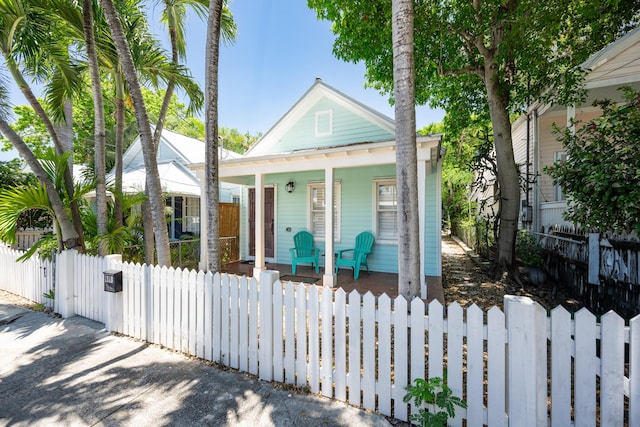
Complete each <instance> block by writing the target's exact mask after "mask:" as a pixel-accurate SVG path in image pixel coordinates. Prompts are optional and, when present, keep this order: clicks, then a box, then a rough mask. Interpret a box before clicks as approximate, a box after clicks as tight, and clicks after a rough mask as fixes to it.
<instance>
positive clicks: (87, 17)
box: [82, 0, 109, 256]
mask: <svg viewBox="0 0 640 427" xmlns="http://www.w3.org/2000/svg"><path fill="white" fill-rule="evenodd" d="M92 7H93V2H92V1H91V0H82V27H83V29H84V39H85V45H86V48H87V60H88V63H89V73H90V75H91V89H92V92H93V110H94V117H95V119H94V144H95V145H94V146H95V152H94V165H95V166H94V173H95V182H96V217H97V226H98V235H99V236H100V243H99V245H98V254H100V255H103V256H104V255H107V254H108V253H107V248H106V245H105V244H104V243H103V239H104V236H105V235H106V234H107V233H108V231H109V230H108V226H107V224H108V220H109V218H108V213H107V183H106V173H107V171H106V168H107V167H106V162H105V139H106V135H105V121H104V105H103V102H102V85H101V83H100V68H99V64H98V56H97V54H96V46H95V39H94V35H93V11H92Z"/></svg>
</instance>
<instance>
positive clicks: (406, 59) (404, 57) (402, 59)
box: [392, 0, 420, 300]
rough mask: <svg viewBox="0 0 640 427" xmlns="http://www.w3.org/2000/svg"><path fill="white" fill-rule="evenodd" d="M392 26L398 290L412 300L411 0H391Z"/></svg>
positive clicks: (415, 240)
mask: <svg viewBox="0 0 640 427" xmlns="http://www.w3.org/2000/svg"><path fill="white" fill-rule="evenodd" d="M392 28H393V31H392V32H393V92H394V101H395V116H396V146H397V147H396V177H397V181H396V184H397V189H398V291H399V294H400V295H403V296H404V297H405V298H407V299H408V300H411V299H413V298H414V297H419V296H420V240H419V239H420V227H419V216H418V169H417V162H418V153H417V151H416V110H415V84H414V81H415V76H414V74H415V73H414V59H413V57H414V55H413V3H412V1H411V0H393V2H392Z"/></svg>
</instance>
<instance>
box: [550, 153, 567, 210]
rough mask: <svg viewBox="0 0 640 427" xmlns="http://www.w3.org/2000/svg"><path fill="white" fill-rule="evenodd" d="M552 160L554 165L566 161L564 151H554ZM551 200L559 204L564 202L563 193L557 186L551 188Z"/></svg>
mask: <svg viewBox="0 0 640 427" xmlns="http://www.w3.org/2000/svg"><path fill="white" fill-rule="evenodd" d="M553 160H554V162H556V163H562V162H566V161H567V153H566V152H564V151H556V152H555V153H553ZM553 198H554V200H555V201H556V202H561V201H563V200H565V197H564V192H563V191H562V187H561V186H559V185H554V186H553Z"/></svg>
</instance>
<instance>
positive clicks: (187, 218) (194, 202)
mask: <svg viewBox="0 0 640 427" xmlns="http://www.w3.org/2000/svg"><path fill="white" fill-rule="evenodd" d="M183 231H185V232H189V233H193V235H194V236H199V235H200V198H199V197H185V198H184V220H183Z"/></svg>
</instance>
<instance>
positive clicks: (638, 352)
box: [629, 315, 640, 427]
mask: <svg viewBox="0 0 640 427" xmlns="http://www.w3.org/2000/svg"><path fill="white" fill-rule="evenodd" d="M629 329H630V333H629V341H630V344H629V427H639V426H640V315H638V316H636V317H634V318H633V319H631V321H630V322H629Z"/></svg>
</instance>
